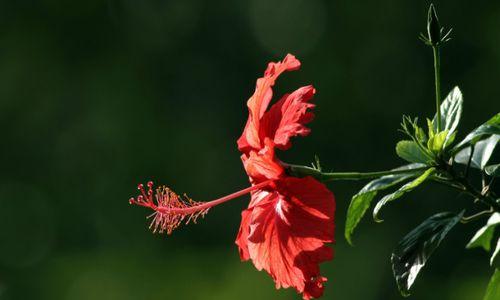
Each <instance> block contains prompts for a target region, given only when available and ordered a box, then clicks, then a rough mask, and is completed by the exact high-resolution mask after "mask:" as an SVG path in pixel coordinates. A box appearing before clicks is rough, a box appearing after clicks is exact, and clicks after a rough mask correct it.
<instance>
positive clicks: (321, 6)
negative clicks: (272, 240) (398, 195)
mask: <svg viewBox="0 0 500 300" xmlns="http://www.w3.org/2000/svg"><path fill="white" fill-rule="evenodd" d="M435 4H437V8H438V12H439V15H440V19H441V22H442V23H443V24H444V25H445V26H448V27H450V26H451V27H453V28H454V34H453V40H452V41H451V42H450V43H449V44H447V45H446V46H445V48H444V50H443V59H442V68H443V74H442V77H443V93H446V92H447V91H448V90H450V89H451V88H452V87H453V86H454V85H456V84H459V85H460V87H461V88H462V90H463V93H464V97H465V113H464V115H463V122H462V124H461V126H462V127H461V134H462V135H461V136H463V134H464V133H465V132H466V131H467V130H471V129H473V128H474V127H475V126H476V125H478V124H479V123H481V122H482V121H484V120H486V119H487V118H489V117H490V116H492V115H493V114H494V113H496V112H497V111H498V104H499V99H500V86H499V79H500V2H499V1H493V0H489V1H486V0H477V1H452V0H448V1H436V3H435ZM428 5H429V2H427V1H397V0H381V1H346V0H344V1H324V0H307V1H306V0H278V1H270V0H251V1H219V0H212V1H197V0H170V1H169V0H143V1H135V0H107V1H102V0H100V1H98V0H82V1H57V0H44V1H34V0H31V1H30V0H26V1H5V0H2V1H0V128H1V132H2V135H1V155H0V299H75V300H80V299H94V300H99V299H120V300H126V299H299V296H297V295H296V294H295V292H294V291H291V290H286V291H283V290H281V291H276V290H275V289H274V283H273V282H272V280H271V279H270V278H269V276H268V275H266V274H265V273H264V272H257V271H256V270H255V268H254V267H253V266H252V264H251V263H249V262H247V263H241V262H240V260H239V257H238V251H237V248H236V246H235V245H234V239H235V237H236V233H237V230H238V227H239V221H240V212H241V210H242V209H243V208H244V207H245V205H246V204H247V203H248V197H246V198H241V199H240V200H239V201H232V202H230V203H228V204H226V205H224V206H220V207H217V208H215V209H213V210H212V211H211V212H210V214H208V215H207V217H206V218H205V219H204V220H202V221H201V222H199V224H198V225H196V226H191V225H189V226H187V227H183V228H181V229H179V230H177V231H176V232H174V234H173V235H172V236H169V237H167V236H163V235H153V234H152V233H151V232H149V231H148V230H147V224H148V223H147V221H146V220H145V216H146V215H147V214H148V213H149V212H148V211H145V210H144V209H140V208H135V207H134V208H131V207H130V206H129V205H128V199H129V197H130V196H133V195H135V194H136V189H135V187H136V185H137V183H139V182H145V181H147V180H149V179H153V180H154V181H155V182H159V183H165V184H168V185H169V186H171V187H172V188H173V189H174V190H176V191H178V192H184V191H185V192H187V193H188V194H189V195H190V196H191V197H193V198H194V199H196V200H210V199H212V198H215V197H217V196H221V195H224V194H227V193H229V192H233V191H236V190H238V189H241V188H244V187H246V186H247V185H248V182H247V178H246V176H245V173H244V171H243V168H242V166H241V162H240V158H239V155H240V154H239V152H238V150H237V148H236V139H237V138H238V137H239V135H240V133H241V131H242V129H243V126H244V124H245V122H246V118H247V109H246V106H245V102H246V100H247V99H248V97H249V96H250V95H251V94H252V93H253V90H254V86H255V80H256V78H257V77H259V76H260V75H261V73H262V72H263V70H264V69H265V66H266V64H267V62H268V61H271V60H278V59H281V58H283V57H284V55H285V54H286V53H287V52H290V53H293V54H295V55H297V56H298V58H299V59H300V60H301V61H302V63H303V68H302V70H301V71H300V72H294V73H289V74H287V75H286V76H284V77H283V78H281V79H280V80H279V82H278V85H277V89H276V95H280V94H282V93H284V92H287V91H291V90H292V89H295V88H297V87H299V86H301V85H305V84H309V83H312V84H314V86H315V87H316V88H317V91H318V93H317V96H316V103H317V105H318V106H317V109H316V120H315V121H314V122H313V123H311V128H312V129H313V131H312V134H311V135H310V136H309V137H307V138H305V139H296V140H295V143H294V147H293V148H292V149H291V150H290V151H288V152H287V153H280V154H279V155H280V157H281V158H283V159H284V160H286V161H288V162H294V163H303V164H306V163H309V162H310V161H312V160H313V157H314V155H315V154H317V155H319V157H320V158H321V160H322V163H323V165H324V167H325V168H327V169H331V170H337V171H349V170H365V171H368V170H381V169H387V168H390V167H395V166H397V165H399V164H402V163H403V162H402V161H401V160H400V159H398V158H397V157H396V155H395V153H394V144H395V142H396V141H397V140H398V139H399V138H401V135H400V134H399V133H398V132H397V129H398V126H399V122H400V119H401V115H402V114H403V113H405V114H410V115H413V116H417V115H418V116H421V117H425V116H432V115H433V110H434V103H433V73H432V72H433V71H432V55H431V52H430V50H429V49H428V48H427V47H425V46H424V45H423V44H422V43H421V42H420V41H419V40H418V39H417V35H418V33H419V32H421V31H424V30H425V21H426V12H427V8H428ZM362 185H363V182H357V183H356V182H335V183H332V184H330V185H329V187H330V188H331V189H332V190H333V191H334V193H335V195H336V198H337V208H338V209H337V215H336V219H337V221H336V223H337V244H336V245H335V251H336V258H335V260H333V261H332V262H328V263H325V264H323V265H322V270H323V273H324V274H325V275H326V276H327V277H328V278H329V282H328V286H327V287H326V290H325V295H324V298H325V299H350V300H357V299H363V300H370V299H384V300H387V299H401V297H400V296H399V294H398V292H397V288H396V285H395V283H394V280H393V278H392V274H391V268H390V264H389V257H390V253H391V250H392V249H393V247H394V246H395V245H396V243H397V242H398V241H399V239H400V238H401V237H402V236H403V235H404V234H405V233H407V232H408V231H410V230H411V229H412V228H413V227H414V226H416V225H417V224H419V223H420V222H421V221H423V220H424V219H425V218H427V217H428V216H429V215H431V214H433V213H435V212H438V211H444V210H458V209H460V208H462V207H469V203H470V202H471V201H470V199H468V198H466V197H459V196H457V195H456V194H455V193H454V192H451V191H448V190H446V189H444V188H442V187H436V186H431V185H429V186H427V188H426V189H424V190H425V191H422V189H420V191H416V192H414V193H412V194H410V195H408V196H406V197H405V198H404V200H402V201H399V202H395V203H394V204H392V205H390V207H388V208H387V209H386V210H385V212H384V217H385V219H386V221H385V222H384V223H382V224H381V225H375V223H373V222H372V221H371V220H370V218H366V220H364V221H363V222H362V223H361V224H360V227H359V230H358V232H357V234H356V236H355V243H356V247H354V248H352V247H348V246H347V245H346V242H345V240H344V238H343V234H342V232H343V229H344V226H343V224H344V221H345V212H346V208H347V205H348V203H349V201H350V197H351V196H352V195H353V194H354V193H355V192H356V191H357V189H359V188H360V187H361V186H362ZM480 225H481V224H479V223H478V224H473V225H469V226H460V227H457V229H456V230H454V231H453V232H452V233H451V234H450V237H449V238H448V239H447V240H446V241H445V242H444V243H443V244H442V246H441V247H440V248H439V250H438V251H437V252H436V254H435V255H434V256H433V257H432V258H431V260H430V262H429V264H428V267H427V268H426V269H425V270H424V271H423V272H422V273H421V278H420V279H419V280H418V281H417V283H416V285H415V288H414V293H413V296H412V297H411V298H410V299H453V300H461V299H463V300H470V299H480V298H481V297H482V295H483V292H484V289H485V287H486V285H487V282H488V279H489V276H490V275H491V273H492V270H491V269H490V268H489V266H488V256H487V254H486V253H484V252H482V251H481V250H477V249H475V250H471V251H465V250H464V245H465V244H466V243H467V241H468V239H469V238H470V237H471V235H472V234H473V232H474V230H476V229H477V228H478V227H479V226H480Z"/></svg>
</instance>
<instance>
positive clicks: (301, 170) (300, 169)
mask: <svg viewBox="0 0 500 300" xmlns="http://www.w3.org/2000/svg"><path fill="white" fill-rule="evenodd" d="M286 166H287V170H288V172H289V173H290V175H292V176H296V177H305V176H312V177H314V178H316V179H318V180H320V181H322V182H328V181H335V180H363V179H375V178H379V177H382V176H387V175H397V174H407V173H415V172H416V171H423V170H426V169H427V168H428V167H421V168H414V169H400V170H387V171H377V172H322V171H321V170H319V169H316V168H311V167H307V166H301V165H292V164H286Z"/></svg>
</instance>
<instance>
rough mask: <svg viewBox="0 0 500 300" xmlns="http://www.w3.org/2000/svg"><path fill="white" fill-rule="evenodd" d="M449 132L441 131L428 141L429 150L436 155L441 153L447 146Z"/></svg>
mask: <svg viewBox="0 0 500 300" xmlns="http://www.w3.org/2000/svg"><path fill="white" fill-rule="evenodd" d="M447 136H448V130H445V131H441V132H440V133H438V134H436V135H435V136H433V137H432V138H430V139H429V140H428V141H427V148H428V149H429V150H431V151H432V152H434V153H439V152H440V151H441V150H442V149H443V148H444V146H445V142H446V138H447Z"/></svg>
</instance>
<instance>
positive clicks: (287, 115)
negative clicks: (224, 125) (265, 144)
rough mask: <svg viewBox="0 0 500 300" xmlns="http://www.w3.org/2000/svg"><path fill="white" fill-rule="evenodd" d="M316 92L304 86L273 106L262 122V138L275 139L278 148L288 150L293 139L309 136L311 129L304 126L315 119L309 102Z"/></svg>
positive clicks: (310, 87)
mask: <svg viewBox="0 0 500 300" xmlns="http://www.w3.org/2000/svg"><path fill="white" fill-rule="evenodd" d="M315 92H316V91H315V89H314V88H313V86H311V85H309V86H304V87H301V88H299V89H298V90H296V91H295V92H293V93H291V94H290V95H285V96H284V97H283V98H281V99H280V100H279V101H278V102H276V103H275V104H274V105H273V106H271V108H270V109H269V111H268V112H267V113H265V115H264V116H263V118H262V120H261V127H260V130H261V136H266V137H270V138H273V140H274V144H275V145H276V147H277V148H279V149H282V150H286V149H288V148H290V146H291V143H290V138H291V137H294V136H297V135H300V136H306V135H308V134H309V132H310V129H309V128H307V127H305V126H304V125H305V124H307V123H309V122H311V121H312V119H313V118H314V114H313V113H312V112H310V111H309V109H310V108H314V104H312V103H310V102H309V101H310V100H311V99H312V97H313V96H314V93H315Z"/></svg>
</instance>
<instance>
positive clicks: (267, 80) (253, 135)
mask: <svg viewBox="0 0 500 300" xmlns="http://www.w3.org/2000/svg"><path fill="white" fill-rule="evenodd" d="M298 68H300V61H299V60H298V59H296V58H295V56H293V55H291V54H288V55H287V56H286V57H285V59H283V61H281V62H277V63H269V64H268V66H267V69H266V71H265V72H264V77H262V78H259V79H257V84H256V87H255V92H254V94H253V95H252V97H250V99H248V101H247V106H248V111H249V116H248V121H247V124H246V126H245V130H244V131H243V134H242V135H241V137H240V138H239V139H238V149H240V151H243V152H247V151H248V150H249V148H253V149H257V150H258V149H260V148H261V147H262V142H263V141H262V140H261V139H260V138H259V130H260V119H261V118H262V116H263V115H264V112H265V111H266V110H267V106H268V105H269V102H270V101H271V98H272V96H273V90H272V87H273V86H274V83H275V82H276V79H277V78H278V77H279V76H280V75H281V74H282V73H283V72H285V71H294V70H297V69H298Z"/></svg>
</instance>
